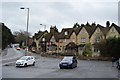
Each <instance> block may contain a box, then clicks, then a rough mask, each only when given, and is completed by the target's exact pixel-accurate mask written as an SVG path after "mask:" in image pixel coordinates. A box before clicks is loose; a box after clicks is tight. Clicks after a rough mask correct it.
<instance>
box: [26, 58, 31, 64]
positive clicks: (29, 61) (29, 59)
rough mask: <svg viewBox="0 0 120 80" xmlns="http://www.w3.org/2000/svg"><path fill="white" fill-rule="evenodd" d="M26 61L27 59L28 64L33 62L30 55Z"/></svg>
mask: <svg viewBox="0 0 120 80" xmlns="http://www.w3.org/2000/svg"><path fill="white" fill-rule="evenodd" d="M26 61H27V65H30V64H31V58H30V57H28V58H27V60H26Z"/></svg>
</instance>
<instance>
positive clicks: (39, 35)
mask: <svg viewBox="0 0 120 80" xmlns="http://www.w3.org/2000/svg"><path fill="white" fill-rule="evenodd" d="M44 33H48V31H47V30H46V31H39V32H38V33H35V35H34V36H33V38H35V39H36V40H38V39H39V38H40V37H42V35H43V34H44Z"/></svg>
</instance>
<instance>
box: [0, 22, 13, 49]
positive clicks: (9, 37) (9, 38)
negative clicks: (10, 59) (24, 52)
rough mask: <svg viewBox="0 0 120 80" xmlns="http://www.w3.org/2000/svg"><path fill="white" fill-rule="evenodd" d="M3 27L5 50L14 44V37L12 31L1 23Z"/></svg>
mask: <svg viewBox="0 0 120 80" xmlns="http://www.w3.org/2000/svg"><path fill="white" fill-rule="evenodd" d="M1 26H2V49H5V48H6V47H7V46H8V45H9V44H11V43H14V41H15V40H14V36H13V34H12V32H11V30H10V29H9V28H8V27H7V26H5V25H4V23H1Z"/></svg>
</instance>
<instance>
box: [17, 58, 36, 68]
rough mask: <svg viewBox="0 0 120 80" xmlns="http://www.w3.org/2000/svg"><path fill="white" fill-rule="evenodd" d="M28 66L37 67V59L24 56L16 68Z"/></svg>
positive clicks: (18, 61)
mask: <svg viewBox="0 0 120 80" xmlns="http://www.w3.org/2000/svg"><path fill="white" fill-rule="evenodd" d="M28 65H33V66H34V65H35V58H34V57H33V56H23V57H21V58H20V59H19V60H17V61H16V67H19V66H28Z"/></svg>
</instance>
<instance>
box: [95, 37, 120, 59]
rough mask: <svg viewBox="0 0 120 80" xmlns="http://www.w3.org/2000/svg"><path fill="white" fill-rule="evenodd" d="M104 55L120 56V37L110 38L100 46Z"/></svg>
mask: <svg viewBox="0 0 120 80" xmlns="http://www.w3.org/2000/svg"><path fill="white" fill-rule="evenodd" d="M97 47H98V48H99V50H100V53H101V55H102V56H111V57H120V38H116V37H113V38H108V39H106V40H104V41H101V42H100V43H99V44H98V46H97Z"/></svg>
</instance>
